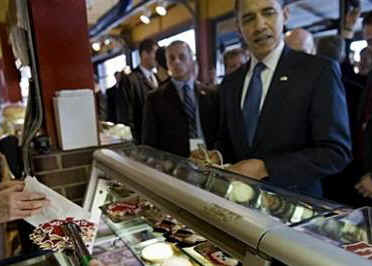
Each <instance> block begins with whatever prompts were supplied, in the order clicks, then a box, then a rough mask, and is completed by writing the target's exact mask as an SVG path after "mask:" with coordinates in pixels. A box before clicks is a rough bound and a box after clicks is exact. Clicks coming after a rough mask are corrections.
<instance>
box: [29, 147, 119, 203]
mask: <svg viewBox="0 0 372 266" xmlns="http://www.w3.org/2000/svg"><path fill="white" fill-rule="evenodd" d="M123 147H124V145H123V144H115V145H111V146H105V147H104V148H109V149H114V150H115V149H121V148H123ZM96 149H97V148H88V149H81V150H75V151H67V152H61V151H55V152H51V153H49V154H34V155H33V156H32V171H33V175H34V176H36V177H37V178H38V179H39V181H40V182H42V183H44V184H45V185H47V186H49V187H50V188H52V189H53V190H55V191H57V192H58V193H60V194H62V195H63V196H65V197H67V198H68V199H70V200H72V201H74V202H76V203H78V204H80V205H81V204H82V203H83V200H84V196H85V191H86V188H87V185H88V182H89V178H90V173H91V170H92V161H93V152H94V151H95V150H96Z"/></svg>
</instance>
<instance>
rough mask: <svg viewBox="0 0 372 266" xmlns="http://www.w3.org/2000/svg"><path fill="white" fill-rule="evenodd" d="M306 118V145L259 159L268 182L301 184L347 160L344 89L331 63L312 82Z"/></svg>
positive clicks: (337, 169)
mask: <svg viewBox="0 0 372 266" xmlns="http://www.w3.org/2000/svg"><path fill="white" fill-rule="evenodd" d="M308 120H309V123H310V127H309V130H311V132H310V134H311V140H310V143H309V144H308V147H307V148H305V149H303V150H300V151H298V152H292V153H286V154H278V155H275V156H268V157H266V158H263V161H264V162H265V166H266V168H267V170H268V173H269V175H270V176H271V178H269V180H270V181H271V182H273V183H277V184H278V185H281V186H287V187H290V186H305V185H307V184H311V183H313V182H314V179H320V178H322V177H325V176H328V175H333V174H336V173H338V172H340V171H342V170H343V169H344V168H345V167H346V166H347V164H348V163H349V162H350V161H351V139H350V129H349V124H348V114H347V106H346V99H345V90H344V87H343V85H342V83H341V80H340V70H339V67H338V65H336V64H335V63H332V64H330V63H326V64H325V66H324V67H323V69H322V71H321V72H320V75H319V78H318V80H317V82H316V81H315V82H314V85H313V94H312V98H311V106H310V110H309V119H308ZM276 177H277V178H276Z"/></svg>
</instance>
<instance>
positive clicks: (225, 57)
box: [223, 48, 248, 64]
mask: <svg viewBox="0 0 372 266" xmlns="http://www.w3.org/2000/svg"><path fill="white" fill-rule="evenodd" d="M239 55H242V56H244V57H246V58H247V57H248V55H247V52H246V51H245V50H244V49H242V48H235V49H232V50H229V51H227V52H225V53H224V55H223V63H224V64H226V61H227V60H229V59H230V58H233V57H235V56H239Z"/></svg>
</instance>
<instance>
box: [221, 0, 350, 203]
mask: <svg viewBox="0 0 372 266" xmlns="http://www.w3.org/2000/svg"><path fill="white" fill-rule="evenodd" d="M236 3H237V13H238V21H239V26H240V30H241V32H242V35H243V37H244V38H245V40H246V43H247V47H248V50H249V52H250V53H251V60H250V61H249V63H248V64H246V65H245V66H243V67H241V68H240V69H239V70H237V71H236V72H234V73H233V74H231V75H229V76H227V77H226V78H225V80H224V81H223V83H222V85H221V87H220V92H221V97H220V117H221V118H220V119H221V124H220V132H219V136H218V142H217V147H218V148H219V149H220V150H221V151H222V153H223V155H224V158H225V159H226V160H229V161H230V162H231V163H233V165H232V167H230V168H229V169H230V170H231V171H234V172H236V173H239V174H242V175H246V176H249V177H252V178H255V179H258V180H261V179H263V180H267V181H269V182H271V183H273V184H275V185H278V186H281V187H284V188H289V189H293V190H297V191H300V192H304V193H307V194H310V195H313V196H321V195H322V189H321V184H320V179H321V178H323V177H325V176H328V175H332V174H335V173H337V172H340V171H341V170H343V169H344V168H345V167H346V165H347V164H348V163H349V162H350V160H351V140H350V131H349V125H348V114H347V106H346V100H345V90H344V87H343V85H342V82H341V73H340V69H339V66H338V65H337V64H335V63H334V62H332V61H330V60H327V59H324V58H320V57H317V56H313V55H307V54H305V53H302V52H297V51H293V50H291V49H290V48H288V47H287V46H285V44H284V40H283V27H284V24H285V22H286V21H287V20H288V17H289V10H288V7H286V6H285V5H284V1H281V0H276V1H262V0H239V1H237V2H236Z"/></svg>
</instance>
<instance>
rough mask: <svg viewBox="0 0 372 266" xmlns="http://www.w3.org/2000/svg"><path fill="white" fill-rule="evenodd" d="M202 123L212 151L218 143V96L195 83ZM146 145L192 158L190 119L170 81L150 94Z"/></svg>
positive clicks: (144, 142) (144, 132)
mask: <svg viewBox="0 0 372 266" xmlns="http://www.w3.org/2000/svg"><path fill="white" fill-rule="evenodd" d="M195 92H196V97H197V99H198V103H199V112H200V123H201V126H202V129H203V134H204V138H205V141H206V144H207V146H208V147H209V148H212V147H213V145H214V143H215V141H216V134H217V129H218V99H217V95H216V94H215V93H211V92H208V90H206V87H205V86H204V85H202V84H200V83H195ZM142 141H143V144H145V145H149V146H152V147H155V148H157V149H160V150H164V151H167V152H171V153H174V154H177V155H180V156H184V157H188V156H189V155H190V144H189V137H188V120H187V116H186V113H185V112H184V109H183V103H182V102H181V99H180V97H179V95H178V92H177V89H176V88H175V86H174V85H173V83H172V82H171V81H168V82H167V83H165V84H163V86H162V87H160V88H159V89H158V90H156V91H153V92H151V93H150V94H149V95H148V98H147V102H146V104H145V111H144V121H143V138H142Z"/></svg>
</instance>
